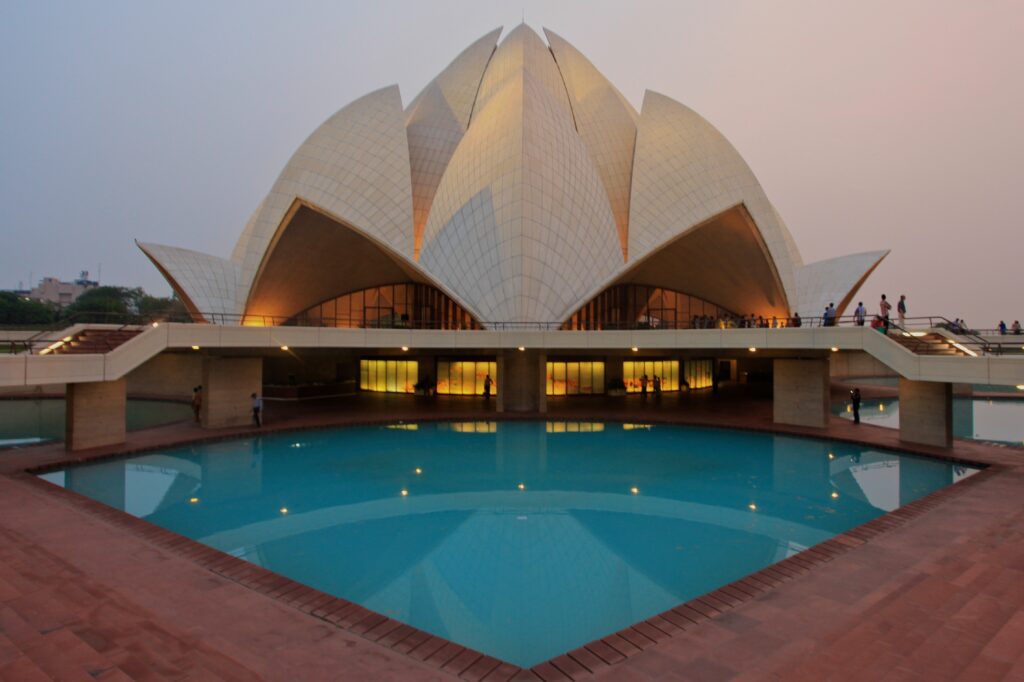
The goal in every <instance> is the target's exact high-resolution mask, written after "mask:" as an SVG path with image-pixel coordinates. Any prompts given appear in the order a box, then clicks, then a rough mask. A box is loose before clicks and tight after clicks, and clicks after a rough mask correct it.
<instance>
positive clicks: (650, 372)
mask: <svg viewBox="0 0 1024 682" xmlns="http://www.w3.org/2000/svg"><path fill="white" fill-rule="evenodd" d="M645 374H646V375H647V392H648V393H653V392H654V377H658V378H659V379H660V380H661V390H662V391H678V390H679V361H678V360H626V361H624V362H623V363H622V381H623V383H625V384H626V392H627V393H640V380H641V378H642V377H643V376H644V375H645Z"/></svg>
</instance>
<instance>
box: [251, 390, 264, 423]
mask: <svg viewBox="0 0 1024 682" xmlns="http://www.w3.org/2000/svg"><path fill="white" fill-rule="evenodd" d="M262 413H263V398H261V397H259V396H258V395H256V394H255V393H253V394H252V423H253V424H255V425H256V426H263V418H262V417H261V415H262Z"/></svg>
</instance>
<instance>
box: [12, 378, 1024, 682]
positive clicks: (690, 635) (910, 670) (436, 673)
mask: <svg viewBox="0 0 1024 682" xmlns="http://www.w3.org/2000/svg"><path fill="white" fill-rule="evenodd" d="M738 406H742V409H737V407H738ZM424 407H425V405H424V404H423V403H422V401H421V402H419V403H416V402H413V401H412V400H408V399H397V400H396V399H394V398H386V399H376V398H372V399H364V400H352V401H347V402H345V401H342V402H341V403H340V405H339V404H331V405H325V406H323V407H322V408H321V409H319V410H310V409H309V408H308V406H302V410H301V412H300V410H299V408H296V407H295V406H282V405H274V404H271V405H270V406H269V409H268V410H267V411H268V416H270V417H271V419H272V420H273V421H272V424H271V426H270V427H268V429H267V430H270V429H276V428H305V427H315V426H318V425H323V424H341V423H357V422H365V421H372V420H379V419H380V418H382V415H387V417H388V418H391V419H406V420H411V419H414V418H416V417H417V416H422V415H423V409H424ZM477 408H478V405H477V404H476V403H473V402H469V401H459V400H452V401H448V402H444V401H438V402H437V403H433V404H430V408H429V412H430V414H429V416H430V417H432V418H443V419H448V418H451V419H474V418H481V417H489V418H493V417H491V416H490V415H488V414H485V413H484V412H482V411H481V410H479V409H477ZM549 416H552V417H556V418H559V419H572V418H579V419H584V418H611V419H615V418H618V419H623V418H629V419H630V420H636V421H672V422H684V423H701V424H711V425H722V426H728V427H739V428H754V429H764V430H778V431H784V432H788V433H795V434H808V435H816V436H826V437H829V438H833V439H840V440H856V441H866V442H870V443H872V444H875V445H878V446H881V447H893V448H898V449H905V448H904V447H903V446H902V444H900V443H899V442H898V432H896V431H894V430H888V429H882V428H878V427H872V426H868V425H861V426H860V427H857V426H854V425H852V424H850V423H849V422H846V421H845V420H840V419H838V418H836V419H833V420H832V422H831V423H830V426H829V428H828V429H827V430H821V431H819V430H814V429H803V428H789V427H776V426H775V425H772V424H771V423H770V404H769V403H766V402H764V401H749V400H747V401H743V402H740V401H739V400H738V399H729V398H728V397H723V398H721V399H719V400H690V399H687V398H681V399H678V400H677V399H675V398H674V397H672V396H666V397H665V398H664V399H663V402H661V403H655V402H654V401H653V399H652V401H651V402H650V403H647V404H643V403H641V402H639V401H636V400H632V399H630V400H627V401H625V402H624V403H622V402H620V403H618V404H616V403H615V402H614V401H612V400H607V401H602V400H590V401H582V400H581V401H576V402H562V403H558V402H555V401H552V403H551V404H550V415H549ZM247 431H248V430H247V429H235V430H229V431H223V432H217V433H209V432H203V431H200V430H199V429H197V428H195V427H194V426H193V425H191V424H177V425H173V426H168V427H161V428H158V429H149V430H146V431H140V432H134V433H132V434H130V435H129V443H128V444H127V445H126V446H125V447H121V448H116V449H115V448H111V449H106V450H97V451H93V452H89V453H84V455H81V457H82V458H92V457H97V456H103V455H107V454H115V453H117V452H125V451H137V450H143V449H147V448H152V447H158V446H166V445H169V444H172V443H180V442H187V441H193V440H196V439H197V438H211V437H212V438H221V437H225V436H231V435H237V434H239V433H244V432H247ZM912 449H913V450H914V451H917V452H921V453H923V454H931V455H935V456H942V457H947V458H948V457H955V458H959V459H964V460H970V461H979V462H984V463H988V464H992V465H994V466H993V467H991V468H990V469H989V470H988V471H987V472H986V473H985V474H983V475H979V476H976V477H973V478H972V479H968V482H969V484H968V485H964V484H960V485H958V486H955V487H953V488H949V489H946V491H941V492H940V493H937V494H936V495H934V496H931V497H929V498H926V499H924V500H920V501H918V502H916V503H914V504H913V505H909V506H908V507H907V508H904V509H902V510H900V511H898V512H896V513H894V514H892V515H888V516H886V517H883V518H881V519H878V520H876V521H874V522H871V523H869V524H865V525H864V526H861V527H860V528H858V529H853V530H851V531H850V532H848V533H844V534H843V535H841V536H838V537H837V538H834V539H833V540H830V541H829V542H827V543H824V544H823V545H819V547H818V548H816V549H814V550H812V551H808V552H805V553H803V554H801V555H798V556H797V557H791V558H790V559H788V560H786V561H785V562H782V563H781V564H776V565H775V566H774V567H771V568H769V569H765V570H764V571H762V572H759V573H758V574H755V575H753V576H750V577H748V578H745V579H743V580H740V581H737V582H736V583H733V584H732V585H729V586H724V587H722V588H720V589H719V590H716V591H715V592H714V593H712V594H710V595H705V596H704V597H701V598H700V599H697V600H693V601H692V602H689V603H688V604H687V605H681V606H679V607H676V608H675V609H673V610H671V611H669V612H666V613H664V614H661V615H660V616H657V617H655V618H652V619H649V620H648V621H645V622H644V623H639V624H637V625H635V626H633V627H631V628H627V629H625V630H623V631H621V632H619V633H617V634H615V635H612V636H610V637H606V638H604V639H603V640H600V641H598V642H593V643H591V644H589V645H587V646H586V647H583V648H580V649H578V650H575V651H573V652H569V653H567V654H565V655H562V656H559V657H557V658H555V659H553V660H552V661H549V662H548V663H545V664H542V665H541V666H537V667H535V668H534V669H533V670H531V671H522V670H519V669H516V668H515V667H514V666H509V665H508V664H504V663H501V662H499V661H496V660H494V659H493V658H490V657H487V656H482V655H481V654H479V653H477V652H473V651H471V650H467V649H465V648H463V647H461V646H459V645H457V644H454V643H451V642H446V641H444V640H442V639H440V638H435V637H430V636H429V635H426V634H425V633H422V632H420V631H417V630H415V629H413V628H410V627H409V626H406V625H401V624H396V623H395V622H394V621H389V620H388V619H385V618H383V617H377V616H376V614H371V613H370V612H367V611H366V610H365V609H361V608H359V607H356V606H354V605H348V604H345V603H342V602H340V600H335V599H333V598H331V597H330V596H328V595H323V594H322V593H319V592H318V591H316V590H311V589H308V588H305V589H304V588H297V587H294V584H293V583H290V581H287V580H286V579H281V578H280V577H278V576H274V575H273V574H270V573H269V572H266V571H262V570H254V567H252V566H249V565H245V564H243V563H242V562H241V561H240V560H237V559H233V560H232V559H230V558H229V560H225V558H224V557H225V555H222V554H220V553H218V552H215V551H214V550H210V549H208V548H205V547H203V546H201V545H198V543H194V542H192V541H190V540H187V539H182V538H180V537H179V536H177V535H175V534H173V533H170V532H168V531H163V530H162V529H155V528H153V527H152V526H149V524H146V523H145V522H142V521H139V520H137V519H133V518H132V517H128V516H127V515H125V514H122V513H120V512H114V511H112V510H106V509H105V508H102V507H101V505H98V504H96V503H91V504H89V502H90V501H85V500H84V499H83V498H79V497H78V496H75V495H70V494H68V493H61V492H58V493H54V492H53V491H50V490H47V489H46V486H43V485H40V484H39V483H38V482H35V479H30V478H29V477H26V476H24V475H21V474H18V472H19V471H20V470H23V469H25V468H27V467H37V466H45V465H47V464H52V463H55V462H59V461H61V460H65V459H67V455H66V453H64V452H63V450H61V449H60V447H59V446H39V447H34V448H26V449H24V450H18V451H9V452H6V453H4V454H3V455H2V459H0V472H2V473H3V474H4V475H2V476H0V680H7V679H11V680H32V679H41V680H47V679H68V680H75V679H82V680H96V679H103V680H108V679H109V680H116V679H154V680H162V679H185V678H199V679H228V680H231V679H239V680H243V679H244V680H249V679H261V678H262V679H282V680H285V679H288V680H291V679H303V680H314V679H382V680H386V679H420V678H423V679H438V678H443V677H454V676H461V677H462V678H463V679H472V680H479V679H488V680H490V679H532V680H540V679H544V680H548V679H551V680H554V679H580V678H581V677H594V678H606V679H614V680H634V679H636V680H642V679H659V680H662V679H663V680H671V679H680V680H681V679H686V680H701V679H708V680H723V679H786V680H788V679H872V680H874V679H919V680H921V679H928V680H933V679H964V680H976V679H977V680H983V679H994V680H998V679H1007V680H1024V609H1022V605H1024V501H1022V500H1024V451H1021V450H1017V449H1013V448H998V447H993V446H989V445H984V444H980V443H971V442H962V441H958V442H957V444H956V446H955V449H954V451H953V452H949V451H940V450H934V449H929V448H920V447H914V448H912ZM73 498H74V499H73ZM125 528H129V529H130V532H128V533H126V532H125ZM255 568H257V569H258V567H255ZM289 587H290V588H292V589H287V588H289ZM268 597H271V598H268ZM288 603H291V604H293V606H288V605H287V604H288ZM296 606H297V607H298V608H296ZM304 611H305V612H309V613H305V612H304ZM333 623H339V624H341V625H342V627H340V628H339V627H335V625H333ZM345 628H348V629H349V630H351V631H346V629H345ZM353 632H355V633H361V635H359V634H353ZM368 640H370V641H368ZM420 661H424V662H420Z"/></svg>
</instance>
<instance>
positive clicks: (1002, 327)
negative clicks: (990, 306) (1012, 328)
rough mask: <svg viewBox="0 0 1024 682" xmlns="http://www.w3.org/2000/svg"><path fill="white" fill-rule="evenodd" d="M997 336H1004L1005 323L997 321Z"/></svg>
mask: <svg viewBox="0 0 1024 682" xmlns="http://www.w3.org/2000/svg"><path fill="white" fill-rule="evenodd" d="M999 334H1000V336H1006V321H1005V320H999Z"/></svg>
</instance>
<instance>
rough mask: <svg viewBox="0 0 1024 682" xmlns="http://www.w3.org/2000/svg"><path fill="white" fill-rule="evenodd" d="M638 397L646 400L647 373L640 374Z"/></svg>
mask: <svg viewBox="0 0 1024 682" xmlns="http://www.w3.org/2000/svg"><path fill="white" fill-rule="evenodd" d="M640 397H641V398H643V399H644V400H647V373H646V372H645V373H644V374H642V375H640Z"/></svg>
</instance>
